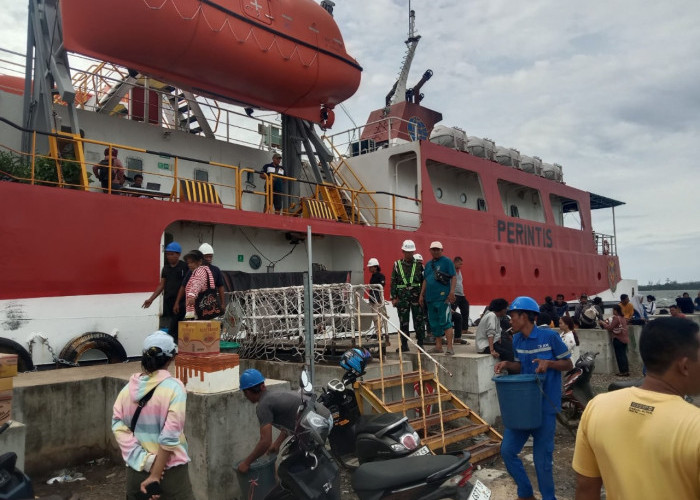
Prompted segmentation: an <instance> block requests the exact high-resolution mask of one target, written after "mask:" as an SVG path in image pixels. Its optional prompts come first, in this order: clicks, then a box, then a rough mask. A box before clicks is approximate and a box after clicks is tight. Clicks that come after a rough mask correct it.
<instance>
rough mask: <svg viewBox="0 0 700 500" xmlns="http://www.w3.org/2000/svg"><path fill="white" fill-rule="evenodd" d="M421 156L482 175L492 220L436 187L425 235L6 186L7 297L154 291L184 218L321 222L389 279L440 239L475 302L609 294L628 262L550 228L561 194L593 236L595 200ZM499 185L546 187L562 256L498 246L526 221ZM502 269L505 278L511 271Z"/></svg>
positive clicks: (299, 224)
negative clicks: (440, 195)
mask: <svg viewBox="0 0 700 500" xmlns="http://www.w3.org/2000/svg"><path fill="white" fill-rule="evenodd" d="M421 158H423V162H422V165H421V169H422V177H423V179H428V172H427V168H426V161H427V160H428V159H431V160H434V161H443V162H446V163H449V164H452V165H462V166H465V167H467V168H469V169H472V170H474V171H477V172H478V173H479V174H480V175H481V176H482V182H483V184H484V186H485V193H484V195H485V196H486V200H487V204H488V206H489V207H490V208H489V210H490V211H489V212H487V213H484V212H477V211H474V210H466V209H460V208H456V207H449V206H446V205H442V204H440V203H438V202H437V200H436V199H435V198H434V196H433V194H432V190H431V189H430V187H429V184H428V183H427V182H426V183H424V189H425V190H426V191H425V192H424V193H423V195H422V196H423V199H424V203H423V218H422V220H423V222H422V225H421V227H420V228H419V230H418V231H415V232H411V231H398V230H391V229H384V228H375V227H366V226H360V225H349V224H342V223H336V222H331V221H320V220H312V221H310V220H309V219H302V218H290V217H281V216H277V215H270V214H262V213H256V212H246V211H240V210H230V209H222V208H221V207H213V206H209V205H198V204H189V203H188V204H185V203H168V202H162V201H155V200H149V199H139V198H130V197H119V196H108V195H104V194H101V193H85V192H82V191H77V190H69V189H57V188H49V187H38V186H29V185H25V184H15V183H0V211H2V213H6V214H7V213H12V214H13V216H12V217H7V218H6V219H5V223H4V224H3V227H4V234H3V238H2V243H1V244H0V248H2V251H3V266H2V267H3V269H2V271H1V274H2V276H3V282H4V283H6V286H2V287H0V299H18V298H29V297H57V296H71V295H93V294H114V293H129V292H145V291H148V290H151V289H152V288H153V285H154V283H155V282H156V281H157V272H158V268H159V265H160V249H159V243H160V238H161V236H162V234H163V231H164V230H165V229H166V228H167V227H168V225H170V224H171V223H173V222H175V221H180V220H182V221H195V222H196V221H201V222H205V223H208V224H230V225H237V226H250V227H261V228H269V229H275V230H279V231H298V232H301V233H304V232H305V231H306V227H307V225H308V224H311V225H312V230H313V232H314V233H315V234H325V235H334V236H346V237H352V238H354V239H356V240H357V241H358V242H359V244H360V246H361V247H362V249H363V260H364V261H365V262H366V260H367V259H368V258H370V257H377V258H379V260H380V263H381V264H382V268H383V270H384V272H385V273H386V274H389V273H390V271H391V263H392V262H393V261H394V260H396V259H398V258H400V257H401V252H400V245H401V241H403V240H404V239H406V238H410V239H413V240H414V241H415V242H416V245H417V247H418V251H419V252H421V253H423V254H424V255H425V256H427V255H429V252H428V247H429V244H430V242H431V241H433V240H440V241H442V242H443V244H444V245H445V254H446V255H447V256H450V257H454V256H456V255H460V256H462V257H463V258H464V260H465V266H464V268H463V275H464V283H465V292H466V295H467V297H468V298H469V300H470V301H471V302H472V303H474V304H487V303H488V302H489V301H490V300H491V299H493V298H495V297H505V298H506V299H512V298H513V297H515V296H517V295H523V294H526V295H532V296H533V297H535V298H536V299H537V300H542V299H543V298H544V296H545V295H553V294H556V293H564V294H565V296H566V298H567V299H573V298H575V297H576V296H577V295H578V294H579V293H581V292H584V291H585V292H587V293H596V292H600V291H603V290H606V289H608V288H609V284H608V278H607V277H608V265H609V263H610V262H612V263H613V265H614V266H615V267H616V268H617V269H618V270H619V262H618V260H617V258H616V257H609V256H602V255H597V254H596V253H595V248H594V246H593V241H592V238H591V233H590V230H581V231H579V230H574V229H568V228H565V227H560V226H556V225H555V224H553V223H552V221H551V220H549V219H550V218H551V217H552V216H551V213H550V210H549V208H548V201H547V200H548V198H549V196H548V193H549V191H550V190H553V189H556V192H557V193H560V194H564V195H566V196H568V197H570V198H572V199H576V200H578V201H579V204H580V207H581V216H582V220H583V223H584V227H586V228H590V212H589V202H588V197H587V196H588V194H587V193H585V192H583V191H579V190H576V189H573V188H571V187H568V186H564V185H561V184H557V183H554V182H552V181H547V180H545V179H542V178H538V177H536V176H533V175H531V174H526V173H524V172H520V171H517V170H513V169H503V168H500V166H497V165H494V164H493V163H490V162H485V161H484V160H481V159H479V158H475V157H472V156H470V155H467V154H465V153H460V152H457V151H453V150H449V149H446V148H443V147H440V146H436V145H434V144H431V143H429V142H422V143H421ZM495 178H499V179H504V180H510V181H513V182H519V183H522V184H524V185H529V186H533V187H536V188H538V189H539V190H540V192H541V193H542V195H543V196H542V198H543V201H544V202H545V205H546V207H545V208H547V210H546V213H547V217H548V222H547V223H545V224H540V223H531V224H532V225H534V226H539V227H542V228H543V229H547V230H550V231H551V235H552V236H551V237H552V241H553V244H552V247H551V248H542V247H537V246H527V245H522V244H512V243H508V242H507V241H503V239H502V241H498V234H499V233H498V224H499V220H506V221H521V219H513V218H510V217H507V216H506V215H505V213H504V212H503V208H502V206H501V204H500V201H499V193H498V192H497V188H496V187H495ZM17 207H28V208H25V209H22V210H17ZM29 207H30V208H29ZM134 221H138V222H137V223H134ZM501 268H504V269H505V272H504V274H502V273H501ZM618 275H619V272H618ZM365 279H366V280H368V279H369V276H368V275H366V276H365Z"/></svg>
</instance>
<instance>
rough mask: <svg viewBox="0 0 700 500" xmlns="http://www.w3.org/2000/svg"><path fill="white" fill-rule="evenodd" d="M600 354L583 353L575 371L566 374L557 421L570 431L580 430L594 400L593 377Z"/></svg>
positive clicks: (577, 361) (575, 366)
mask: <svg viewBox="0 0 700 500" xmlns="http://www.w3.org/2000/svg"><path fill="white" fill-rule="evenodd" d="M598 354H599V353H597V352H596V353H592V352H585V353H583V354H582V355H581V356H580V357H579V358H578V360H576V364H575V365H574V367H573V369H571V370H569V371H568V372H566V375H565V378H564V388H563V389H562V397H561V412H559V413H557V420H559V423H561V424H562V425H563V426H564V427H566V428H567V429H569V430H575V429H576V428H578V424H579V421H580V420H581V415H582V414H583V410H584V409H585V408H586V405H587V404H588V402H589V401H590V400H591V399H593V389H592V387H591V376H592V375H593V370H594V369H595V358H596V356H598Z"/></svg>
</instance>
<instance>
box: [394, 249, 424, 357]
mask: <svg viewBox="0 0 700 500" xmlns="http://www.w3.org/2000/svg"><path fill="white" fill-rule="evenodd" d="M401 250H402V251H403V259H400V260H397V261H396V262H394V268H393V269H392V271H391V303H392V304H394V307H396V310H397V312H398V314H399V326H400V328H401V331H402V332H403V333H405V334H406V335H409V330H408V324H409V319H410V315H411V313H413V328H414V329H415V330H416V341H417V342H418V345H419V346H421V347H423V339H424V338H425V319H424V317H423V308H422V307H421V306H420V304H418V299H419V297H420V289H421V285H422V283H423V264H421V263H420V262H417V261H416V260H414V259H413V254H414V252H415V251H416V244H415V243H414V242H413V241H412V240H406V241H404V242H403V245H401ZM401 350H402V351H408V340H407V339H406V338H405V337H403V336H401Z"/></svg>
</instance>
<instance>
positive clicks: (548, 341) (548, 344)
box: [494, 297, 573, 500]
mask: <svg viewBox="0 0 700 500" xmlns="http://www.w3.org/2000/svg"><path fill="white" fill-rule="evenodd" d="M539 313H540V307H539V305H538V304H537V302H536V301H535V300H534V299H532V298H530V297H517V298H516V299H515V300H513V302H512V303H511V305H510V307H509V308H508V314H509V315H510V320H511V326H512V328H513V332H514V333H515V336H514V337H513V351H514V354H515V361H501V362H499V363H496V366H495V367H494V371H495V372H496V373H500V372H501V371H502V370H507V371H508V372H509V373H524V374H528V373H529V374H533V373H541V374H544V380H543V382H542V389H543V392H544V395H543V397H542V407H541V411H542V423H541V425H540V427H537V428H535V429H524V430H523V429H509V428H506V429H505V431H504V433H503V443H501V457H502V458H503V462H504V463H505V465H506V469H508V473H509V474H510V475H511V477H512V478H513V479H514V480H515V483H516V484H517V486H518V500H534V498H535V497H534V496H533V490H532V484H531V483H530V479H529V478H528V477H527V473H526V472H525V467H523V462H522V460H520V458H519V457H518V453H520V451H521V450H522V449H523V446H524V445H525V442H526V441H527V439H528V438H529V437H530V436H532V438H533V447H532V451H533V456H534V461H535V471H536V473H537V484H538V486H539V489H540V493H541V494H542V500H555V499H556V497H555V496H554V477H553V475H552V453H553V452H554V430H555V427H556V422H557V421H556V414H557V413H558V412H559V410H560V409H561V372H563V371H568V370H571V369H572V368H573V364H572V362H571V354H570V353H569V348H568V347H567V346H566V344H564V342H563V341H562V340H561V338H560V337H559V334H558V333H557V332H556V331H554V330H552V329H551V328H540V327H537V326H535V320H536V318H537V316H538V315H539Z"/></svg>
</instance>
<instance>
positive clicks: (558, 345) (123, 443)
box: [112, 240, 700, 500]
mask: <svg viewBox="0 0 700 500" xmlns="http://www.w3.org/2000/svg"><path fill="white" fill-rule="evenodd" d="M401 251H402V252H403V256H402V258H401V259H399V260H397V261H395V262H394V263H393V265H392V272H391V278H390V285H389V293H390V299H391V302H392V304H393V305H394V306H395V307H396V308H397V310H398V313H399V321H400V328H401V330H402V332H403V333H404V334H405V335H401V337H400V346H399V350H403V351H408V350H409V349H410V348H409V339H410V336H409V335H410V334H409V322H410V319H411V316H412V317H413V326H414V331H415V339H416V342H415V344H416V345H417V346H420V347H423V346H424V342H425V338H426V330H427V331H428V332H430V334H432V336H433V337H434V338H435V347H434V348H433V349H432V350H431V352H432V353H443V354H445V355H448V356H449V355H451V354H453V353H454V343H456V342H459V341H460V339H461V333H462V328H461V327H460V328H456V323H457V322H456V321H455V314H458V315H460V316H462V317H464V318H465V319H466V318H468V317H469V312H468V311H469V302H468V301H467V299H466V296H465V290H464V284H463V282H462V280H461V267H462V264H463V261H462V259H461V258H459V257H455V258H454V259H450V258H448V257H447V256H445V255H444V254H443V245H442V243H441V242H439V241H434V242H432V243H431V244H430V255H431V259H430V260H429V261H428V262H426V263H424V262H423V259H422V257H421V256H420V255H419V254H416V245H415V243H414V242H413V241H412V240H406V241H404V242H403V244H402V246H401ZM181 252H182V249H181V246H180V245H179V244H177V243H176V242H172V243H170V244H168V245H167V246H166V248H165V260H166V263H165V265H164V266H163V269H162V271H161V281H160V283H159V285H158V288H156V290H155V291H154V292H153V294H152V295H151V296H150V297H149V298H148V299H147V300H146V301H144V303H143V307H149V306H150V305H151V304H152V302H153V301H154V300H155V299H156V298H157V297H158V296H159V295H160V294H161V293H162V294H163V296H164V301H163V303H164V314H163V317H162V318H161V325H162V326H164V327H166V328H167V329H168V333H170V335H167V334H165V333H163V332H156V333H154V334H152V335H150V336H149V337H147V338H146V340H145V341H144V345H143V357H142V368H143V370H142V372H141V373H139V374H135V375H134V376H132V378H131V379H130V381H129V383H128V384H127V385H126V386H125V387H124V389H123V390H122V391H121V393H120V394H119V396H118V398H117V401H116V402H115V405H114V417H113V426H112V428H113V432H114V434H115V437H116V439H117V442H118V444H119V446H120V448H121V450H122V454H123V456H124V460H125V462H126V464H127V466H128V469H127V470H128V473H127V498H128V499H129V498H137V497H139V495H142V494H147V495H151V494H153V495H155V494H156V493H153V492H154V491H160V492H161V493H160V494H162V497H161V498H173V499H190V498H192V492H191V490H192V488H191V485H190V484H189V478H188V469H187V463H188V462H189V457H188V456H187V446H186V440H185V437H184V420H185V400H186V392H185V390H184V387H183V386H182V383H181V382H179V381H178V380H177V379H174V378H173V377H172V376H171V375H170V373H169V371H168V367H169V365H170V363H171V362H172V360H173V359H174V358H175V355H176V353H177V347H176V343H177V322H178V321H180V320H182V319H186V318H191V317H196V313H195V310H194V300H195V298H196V297H197V296H198V295H199V294H200V293H202V292H203V291H204V290H207V289H213V290H215V291H216V293H217V294H218V295H219V298H220V300H221V303H222V304H224V295H223V280H222V275H221V271H220V270H219V269H218V268H217V267H216V266H214V265H213V264H212V260H213V255H214V249H213V248H212V246H211V245H209V244H208V243H204V244H202V245H201V246H200V247H199V249H197V250H193V251H191V252H189V253H188V254H187V255H185V258H184V262H183V261H181V260H180V258H179V257H180V255H181ZM367 267H368V269H369V271H370V284H373V285H381V286H382V287H384V286H385V285H386V277H385V276H384V274H383V273H382V272H381V266H380V263H379V261H378V259H376V258H371V259H369V261H368V262H367ZM688 298H689V297H688ZM699 298H700V294H699ZM369 302H370V305H371V306H372V309H373V311H374V312H375V314H376V316H377V319H376V322H375V328H376V329H377V332H387V329H386V328H387V325H386V322H385V321H384V320H383V317H385V316H386V310H385V304H384V297H383V296H382V294H381V292H380V291H379V290H378V289H371V290H370V291H369ZM696 302H700V300H698V301H696ZM681 303H683V301H681ZM691 303H692V301H691ZM680 305H681V304H680V303H679V304H677V305H676V306H675V307H672V308H671V314H670V316H671V317H666V318H659V319H653V320H649V316H651V315H652V314H653V313H654V312H655V299H654V297H653V296H647V297H646V300H641V301H640V300H635V298H634V297H633V298H632V299H630V297H629V296H628V295H625V294H623V295H621V296H620V302H619V303H617V304H613V305H612V307H611V309H612V315H611V316H610V317H608V318H607V319H606V318H605V317H604V308H603V307H604V305H603V302H602V301H601V300H600V299H599V298H598V297H596V298H593V299H592V300H591V299H589V297H588V296H587V295H585V294H582V295H581V296H580V297H579V301H578V303H577V304H575V306H574V307H573V310H571V308H570V307H569V304H568V303H567V302H566V301H565V300H564V295H563V294H558V295H556V299H555V300H553V299H552V298H551V297H546V298H545V301H544V303H542V304H538V303H537V302H536V301H535V300H534V299H532V298H530V297H525V296H521V297H517V298H515V299H514V300H513V301H512V302H510V303H509V302H508V301H507V300H506V299H504V298H495V299H493V300H492V301H491V303H490V304H489V306H488V307H487V308H486V310H485V311H484V313H483V315H482V316H481V318H479V320H478V323H477V329H476V336H475V342H476V350H477V352H479V353H483V354H488V355H491V356H492V357H493V358H494V359H495V360H496V363H495V365H494V372H495V373H497V374H498V373H501V372H507V373H509V374H517V373H520V374H540V375H541V377H542V382H541V383H542V391H543V393H544V395H545V397H543V398H542V404H541V408H540V411H541V417H542V418H541V424H540V425H539V426H538V427H537V428H534V429H510V428H508V427H506V428H505V430H504V433H503V442H502V445H501V456H502V458H503V461H504V464H505V466H506V469H507V470H508V472H509V474H510V475H511V477H512V478H513V480H514V481H515V483H516V485H517V494H518V499H519V500H532V499H534V490H533V485H532V483H531V481H530V479H529V478H528V475H527V473H526V471H525V468H524V466H523V462H522V460H521V459H520V458H519V453H520V452H521V451H522V449H523V447H524V445H525V443H526V441H527V440H528V439H529V438H532V442H533V458H534V465H535V472H536V476H537V486H538V488H539V490H540V494H541V495H542V499H543V500H551V499H555V498H556V497H555V486H554V478H553V472H552V470H553V452H554V436H555V432H554V431H555V426H556V419H555V416H556V413H557V412H558V411H560V410H561V408H560V403H561V397H562V375H561V374H562V372H567V371H568V370H570V369H571V368H572V367H573V360H575V359H577V358H578V355H579V353H578V349H579V348H578V344H579V340H578V334H577V330H578V329H585V328H602V329H605V330H607V331H608V332H609V334H610V336H611V339H612V345H613V348H614V352H615V357H616V361H617V365H618V369H619V373H618V375H619V376H623V377H627V376H629V375H630V369H629V362H628V359H627V346H628V343H629V333H628V324H629V322H630V321H634V320H635V319H637V320H642V321H643V322H644V323H645V326H644V328H643V331H642V334H641V338H640V342H639V351H640V355H641V358H642V361H643V363H644V366H645V368H646V377H645V379H644V382H643V383H642V385H641V387H631V388H627V389H623V390H620V391H615V392H612V393H609V394H603V395H599V396H596V397H595V398H594V399H593V400H592V401H591V403H589V404H588V406H587V407H586V410H585V412H584V414H583V417H582V419H581V424H580V428H579V432H578V435H577V439H576V447H575V452H574V459H573V469H574V470H575V472H576V474H577V493H576V498H577V500H587V499H592V498H596V499H598V498H600V494H601V486H605V490H606V492H607V495H608V498H611V499H613V498H646V497H649V496H650V495H651V496H653V497H664V498H666V497H668V498H700V481H699V480H698V475H697V463H699V461H700V410H699V409H698V408H697V407H695V406H693V405H690V404H688V403H687V402H685V401H684V399H683V397H684V396H686V395H694V394H698V393H700V337H699V333H698V325H697V324H695V323H693V322H691V321H689V320H687V319H685V318H684V317H683V316H682V315H683V314H684V313H683V312H682V311H681V308H680ZM694 306H695V304H693V307H694ZM457 310H459V313H457ZM645 313H646V314H645ZM465 324H466V322H465ZM557 329H558V330H557ZM458 333H459V335H458ZM463 342H466V341H463ZM443 348H445V350H444V351H443ZM156 388H159V389H158V390H157V391H156ZM240 389H241V390H242V391H243V394H244V395H245V397H246V399H248V400H249V401H250V402H252V403H255V404H256V405H257V407H256V415H257V418H258V423H259V426H260V437H259V439H258V442H257V444H256V445H255V446H254V448H253V449H252V450H251V451H250V452H249V453H248V455H247V456H246V458H245V459H244V460H243V461H242V462H241V463H240V464H239V465H238V470H239V471H240V472H242V473H245V472H247V471H248V469H249V468H250V465H251V464H252V463H253V461H255V460H256V459H257V458H259V457H261V456H263V455H264V454H266V453H275V452H278V451H279V450H280V448H283V443H284V440H285V438H286V437H287V436H288V435H289V433H290V431H291V430H292V429H293V425H294V417H295V415H296V411H297V408H298V407H299V404H300V401H301V395H300V393H299V392H297V391H275V392H268V391H267V390H266V386H265V378H264V376H263V375H262V373H261V372H259V371H258V370H255V369H249V370H246V371H244V372H243V374H242V375H241V379H240ZM149 399H151V402H150V403H148V404H145V402H148V401H149ZM139 408H141V409H143V411H142V412H141V411H140V410H139ZM140 414H141V415H140ZM327 416H328V417H329V418H330V414H329V415H327ZM139 417H140V420H139ZM137 421H139V422H142V424H141V425H140V426H139V425H137ZM273 428H278V429H279V430H280V431H281V432H280V434H279V435H278V437H277V439H275V440H274V441H273V439H272V435H273V434H272V429H273ZM660 470H663V474H657V473H656V472H657V471H660ZM152 483H158V484H159V486H158V489H157V490H156V489H153V488H151V487H150V486H149V485H151V484H152ZM154 498H155V497H154Z"/></svg>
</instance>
